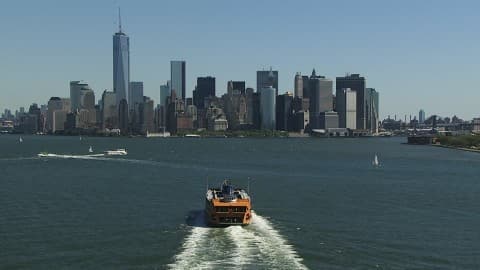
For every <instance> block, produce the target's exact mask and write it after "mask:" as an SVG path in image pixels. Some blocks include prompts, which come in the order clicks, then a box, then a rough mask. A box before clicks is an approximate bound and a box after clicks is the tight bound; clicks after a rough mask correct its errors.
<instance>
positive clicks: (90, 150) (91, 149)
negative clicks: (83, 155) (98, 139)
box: [88, 145, 93, 153]
mask: <svg viewBox="0 0 480 270" xmlns="http://www.w3.org/2000/svg"><path fill="white" fill-rule="evenodd" d="M88 152H89V153H93V148H92V146H91V145H90V148H88Z"/></svg>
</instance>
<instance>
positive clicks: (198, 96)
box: [193, 77, 215, 109]
mask: <svg viewBox="0 0 480 270" xmlns="http://www.w3.org/2000/svg"><path fill="white" fill-rule="evenodd" d="M214 96H215V77H198V78H197V88H196V89H195V90H194V91H193V104H194V105H195V106H197V108H198V109H204V108H205V98H207V97H214Z"/></svg>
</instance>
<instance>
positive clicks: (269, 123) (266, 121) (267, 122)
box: [260, 86, 276, 130]
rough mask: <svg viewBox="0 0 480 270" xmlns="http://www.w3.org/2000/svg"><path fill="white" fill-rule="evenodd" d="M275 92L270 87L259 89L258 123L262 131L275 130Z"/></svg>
mask: <svg viewBox="0 0 480 270" xmlns="http://www.w3.org/2000/svg"><path fill="white" fill-rule="evenodd" d="M275 92H276V89H275V88H273V87H271V86H269V87H264V88H262V89H260V123H261V127H262V129H269V130H274V129H275V128H276V125H275V116H276V115H275V109H276V108H275Z"/></svg>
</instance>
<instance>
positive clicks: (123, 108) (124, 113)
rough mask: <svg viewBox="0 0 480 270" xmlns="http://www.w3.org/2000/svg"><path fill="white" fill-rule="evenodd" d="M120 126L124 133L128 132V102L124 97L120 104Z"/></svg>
mask: <svg viewBox="0 0 480 270" xmlns="http://www.w3.org/2000/svg"><path fill="white" fill-rule="evenodd" d="M118 128H119V129H120V132H121V133H122V134H124V135H125V134H128V103H127V100H126V99H122V100H121V101H120V103H119V104H118Z"/></svg>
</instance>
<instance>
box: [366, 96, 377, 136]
mask: <svg viewBox="0 0 480 270" xmlns="http://www.w3.org/2000/svg"><path fill="white" fill-rule="evenodd" d="M366 96H367V97H368V100H367V102H366V104H367V106H366V109H367V129H369V130H370V131H371V132H373V133H378V122H379V118H378V112H379V107H378V106H379V104H378V102H379V100H378V92H377V91H376V90H375V88H367V89H366Z"/></svg>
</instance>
